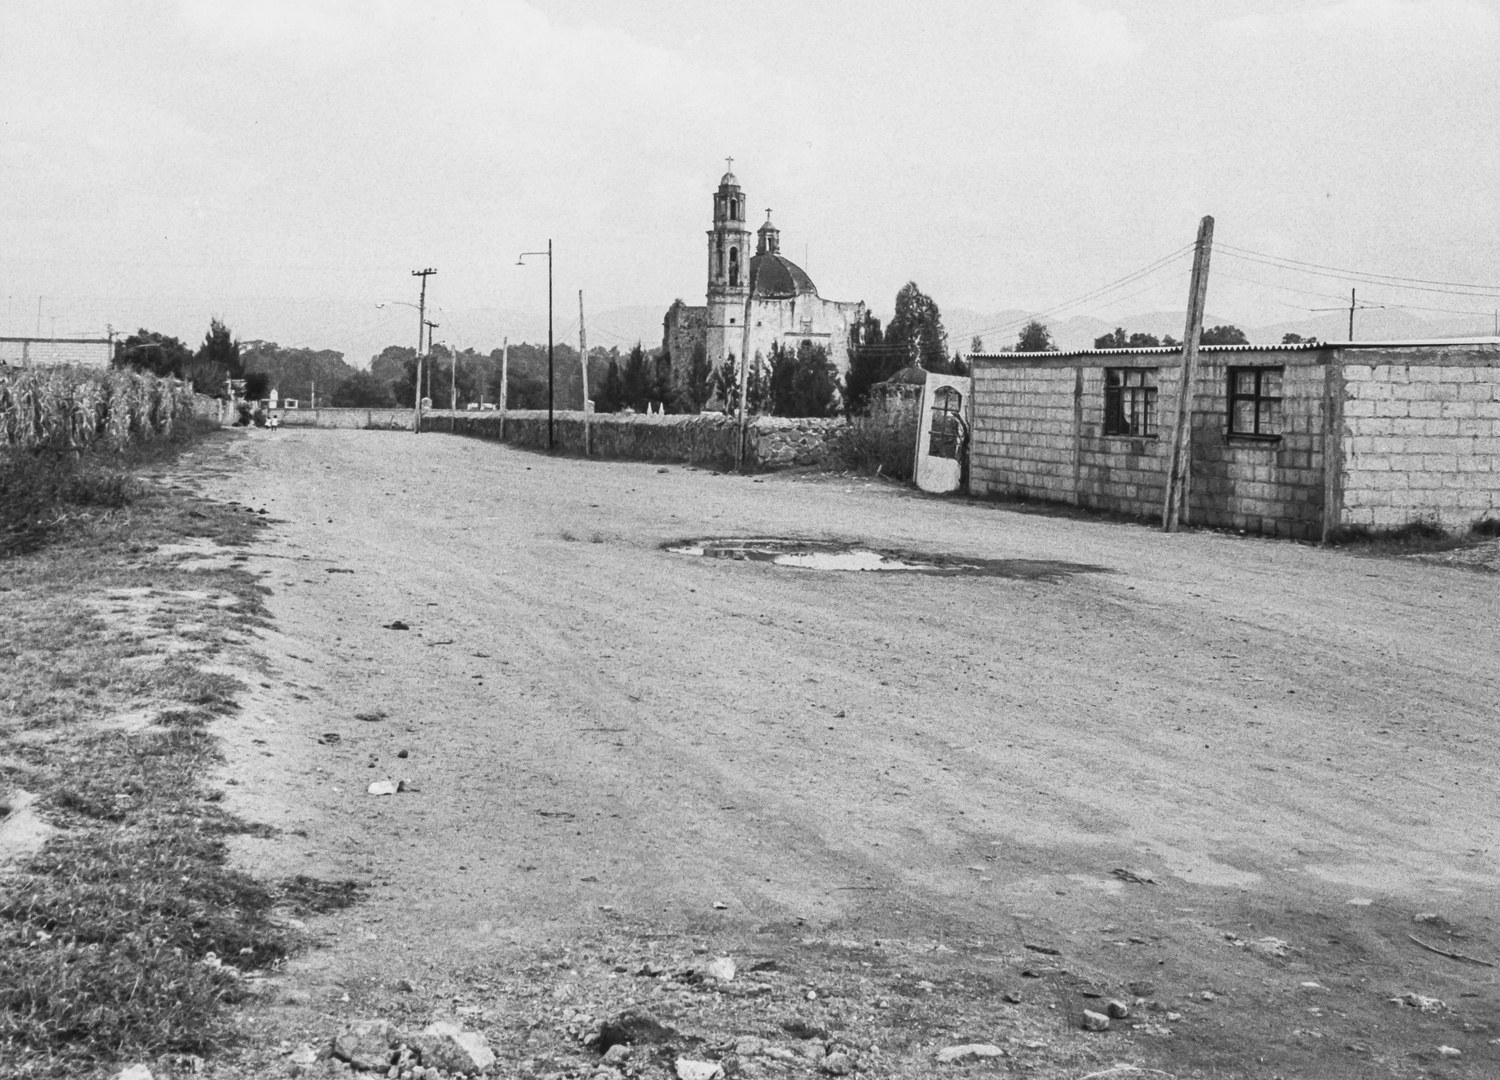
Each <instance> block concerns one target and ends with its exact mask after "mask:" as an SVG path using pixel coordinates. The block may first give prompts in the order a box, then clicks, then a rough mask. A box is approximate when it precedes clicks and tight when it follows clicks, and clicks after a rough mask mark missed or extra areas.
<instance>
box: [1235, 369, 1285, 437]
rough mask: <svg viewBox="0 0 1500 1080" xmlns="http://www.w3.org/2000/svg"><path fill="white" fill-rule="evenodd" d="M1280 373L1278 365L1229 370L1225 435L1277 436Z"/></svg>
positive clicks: (1279, 415) (1279, 409) (1279, 435)
mask: <svg viewBox="0 0 1500 1080" xmlns="http://www.w3.org/2000/svg"><path fill="white" fill-rule="evenodd" d="M1281 373H1282V369H1281V368H1279V367H1232V368H1230V369H1229V434H1231V435H1247V436H1250V437H1251V438H1260V439H1278V438H1280V437H1281Z"/></svg>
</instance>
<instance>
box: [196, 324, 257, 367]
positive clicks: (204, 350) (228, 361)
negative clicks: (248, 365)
mask: <svg viewBox="0 0 1500 1080" xmlns="http://www.w3.org/2000/svg"><path fill="white" fill-rule="evenodd" d="M195 359H197V360H198V362H199V363H204V364H217V365H219V366H220V367H222V368H224V369H225V370H226V371H228V372H229V377H230V378H231V379H240V378H243V377H244V373H245V365H244V364H243V363H242V362H241V360H240V343H239V342H238V341H236V340H234V335H233V334H231V333H230V332H229V327H227V326H225V325H224V320H222V319H220V318H219V317H217V316H214V317H212V318H210V319H209V320H208V333H206V334H204V335H203V344H202V345H199V346H198V355H197V357H196V358H195Z"/></svg>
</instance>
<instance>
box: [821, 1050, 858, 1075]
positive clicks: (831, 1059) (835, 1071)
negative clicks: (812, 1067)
mask: <svg viewBox="0 0 1500 1080" xmlns="http://www.w3.org/2000/svg"><path fill="white" fill-rule="evenodd" d="M818 1068H820V1069H822V1070H823V1071H824V1072H825V1073H827V1074H828V1075H829V1076H848V1075H849V1074H850V1073H851V1072H853V1071H854V1062H853V1061H851V1060H849V1055H848V1054H846V1053H844V1052H843V1051H842V1050H838V1051H835V1052H834V1053H832V1054H829V1055H828V1056H827V1057H825V1058H824V1059H823V1060H822V1061H821V1062H820V1063H819V1065H818Z"/></svg>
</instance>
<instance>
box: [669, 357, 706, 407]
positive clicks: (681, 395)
mask: <svg viewBox="0 0 1500 1080" xmlns="http://www.w3.org/2000/svg"><path fill="white" fill-rule="evenodd" d="M713 374H714V369H713V365H712V364H710V363H709V362H708V349H707V347H706V346H705V345H704V343H703V342H702V341H697V342H694V343H693V354H692V356H691V357H690V358H689V360H688V365H687V371H685V372H683V379H682V384H681V385H680V386H679V387H678V388H677V393H676V395H675V400H674V402H673V405H674V408H675V411H677V412H685V413H697V412H702V411H703V406H704V405H706V404H708V399H709V398H710V397H712V396H713V387H712V386H711V385H710V383H711V381H712V380H713Z"/></svg>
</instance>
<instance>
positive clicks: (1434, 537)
mask: <svg viewBox="0 0 1500 1080" xmlns="http://www.w3.org/2000/svg"><path fill="white" fill-rule="evenodd" d="M1328 543H1329V544H1330V545H1331V546H1334V547H1346V548H1350V549H1351V550H1353V551H1354V552H1356V553H1357V554H1360V555H1421V554H1424V553H1427V552H1433V551H1452V550H1453V549H1454V548H1459V547H1464V546H1466V545H1467V544H1469V543H1471V541H1470V540H1469V539H1468V538H1467V537H1465V536H1462V535H1455V534H1452V533H1449V532H1448V531H1447V530H1445V529H1444V528H1443V527H1442V526H1441V525H1438V524H1437V523H1436V522H1432V521H1423V520H1418V521H1408V522H1407V523H1406V524H1404V525H1398V526H1393V527H1389V528H1373V527H1371V526H1368V525H1345V526H1342V527H1340V528H1337V529H1334V530H1333V531H1332V532H1330V533H1329V536H1328Z"/></svg>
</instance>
